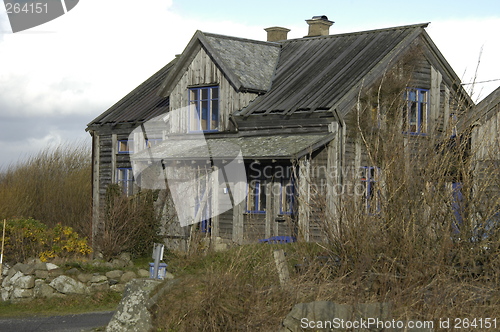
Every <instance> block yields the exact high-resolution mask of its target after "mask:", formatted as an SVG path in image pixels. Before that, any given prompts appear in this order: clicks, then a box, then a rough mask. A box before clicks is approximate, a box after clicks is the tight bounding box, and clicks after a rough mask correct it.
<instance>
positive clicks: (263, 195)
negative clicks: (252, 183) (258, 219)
mask: <svg viewBox="0 0 500 332" xmlns="http://www.w3.org/2000/svg"><path fill="white" fill-rule="evenodd" d="M259 198H260V199H259V201H260V204H259V211H265V210H266V199H267V195H266V184H265V183H262V182H260V187H259Z"/></svg>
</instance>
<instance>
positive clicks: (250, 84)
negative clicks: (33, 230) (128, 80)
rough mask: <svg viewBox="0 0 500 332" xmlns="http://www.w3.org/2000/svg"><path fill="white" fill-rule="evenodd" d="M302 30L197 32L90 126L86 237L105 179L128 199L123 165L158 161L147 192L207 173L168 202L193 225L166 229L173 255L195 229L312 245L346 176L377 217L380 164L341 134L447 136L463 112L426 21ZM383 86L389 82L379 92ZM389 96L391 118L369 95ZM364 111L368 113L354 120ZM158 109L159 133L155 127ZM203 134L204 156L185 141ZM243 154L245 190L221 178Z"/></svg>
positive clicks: (136, 183)
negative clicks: (252, 35) (381, 130)
mask: <svg viewBox="0 0 500 332" xmlns="http://www.w3.org/2000/svg"><path fill="white" fill-rule="evenodd" d="M307 23H308V24H309V33H308V35H307V36H305V37H304V38H298V39H290V40H287V37H286V35H287V32H288V31H289V30H288V29H285V28H280V27H273V28H268V29H266V31H267V33H268V40H267V41H258V40H249V39H243V38H237V37H229V36H225V35H217V34H211V33H205V32H201V31H197V32H196V33H195V34H194V36H193V37H192V39H191V41H190V42H189V43H188V45H187V47H186V48H185V50H184V51H183V52H182V54H180V55H179V56H177V58H176V59H174V60H173V61H172V62H170V63H169V64H167V65H166V66H165V67H163V68H162V69H160V70H159V71H158V72H157V73H156V74H154V75H153V76H152V77H151V78H149V79H148V80H146V81H145V82H144V83H142V84H141V85H139V86H138V87H137V88H136V89H134V90H133V91H132V92H130V93H129V94H128V95H127V96H125V97H124V98H123V99H122V100H120V101H119V102H117V103H116V104H115V105H113V106H112V107H111V108H110V109H108V110H107V111H106V112H104V113H103V114H102V115H100V116H99V117H97V118H96V119H94V120H93V121H92V122H91V123H89V124H88V127H87V130H88V131H89V132H90V134H91V135H92V138H93V156H92V158H93V179H92V181H93V235H94V236H98V233H99V225H100V223H101V222H102V218H103V212H102V211H103V205H104V203H103V200H104V196H105V193H106V188H107V187H108V186H109V184H111V183H119V184H120V185H121V186H122V188H123V191H124V193H125V194H127V195H134V194H135V193H137V192H138V191H140V190H142V189H141V183H140V182H141V179H139V177H137V176H136V177H135V178H134V176H133V174H134V172H133V164H134V163H135V162H137V163H141V162H142V163H143V164H145V165H146V166H147V164H148V163H149V164H154V163H155V162H156V163H157V166H158V165H159V167H157V168H156V171H153V172H152V173H155V172H156V175H155V176H153V177H152V178H153V179H157V180H155V181H157V182H158V187H157V189H162V188H163V189H166V187H163V186H162V185H161V182H162V181H161V179H160V178H159V177H157V175H158V174H160V173H161V174H173V173H175V172H181V173H182V174H191V173H193V174H205V175H206V174H209V173H211V174H213V175H214V176H212V177H211V178H210V180H207V181H206V182H205V184H198V186H199V187H200V188H201V187H203V188H201V189H200V191H199V192H198V193H197V194H195V195H194V197H192V195H191V196H189V198H187V197H186V200H185V201H184V206H182V207H179V206H177V211H178V212H179V211H180V210H182V213H183V214H187V215H191V219H190V222H189V225H188V226H184V227H182V226H181V224H180V223H178V222H177V223H175V222H174V223H171V224H170V225H166V226H165V228H164V235H165V239H166V240H165V241H166V243H167V244H169V245H170V246H174V245H175V246H177V247H181V248H182V247H185V242H186V241H187V239H188V238H189V236H190V234H192V233H193V231H197V232H198V231H199V232H204V234H205V235H206V236H207V237H208V238H211V239H219V240H222V241H232V242H235V243H247V242H255V241H258V240H262V239H269V238H272V237H276V236H287V237H288V239H289V238H292V237H293V238H297V239H300V240H305V241H322V240H324V239H325V232H324V228H323V226H324V224H325V222H326V223H332V224H334V223H336V218H339V216H338V211H340V209H339V206H340V205H341V204H342V200H341V197H342V195H343V194H345V193H343V192H342V191H339V190H336V188H337V189H338V188H343V186H345V185H346V183H347V182H348V181H351V180H352V181H355V182H357V183H358V184H359V185H360V186H361V188H362V191H363V193H362V195H360V196H361V197H362V198H361V200H363V202H362V203H361V205H360V207H359V208H360V209H365V210H366V211H367V212H370V211H371V210H373V209H376V208H377V204H378V203H377V202H376V200H377V198H376V195H374V194H373V193H374V191H375V189H374V188H375V186H376V183H377V181H379V179H378V178H377V177H378V173H379V171H378V167H379V166H380V165H375V164H374V162H373V160H371V161H370V159H369V156H368V155H367V153H366V151H364V149H363V144H361V141H360V139H359V136H356V135H352V134H351V133H352V132H354V131H356V130H357V128H358V127H359V125H360V123H361V122H363V123H368V126H369V127H373V128H377V127H380V126H382V127H383V126H392V127H394V128H398V130H399V132H400V135H401V140H402V141H412V140H418V137H422V136H432V135H446V134H447V133H449V132H450V131H451V127H452V125H451V120H450V119H452V118H453V115H454V114H458V113H459V112H461V111H462V110H463V109H466V108H467V107H469V106H470V105H471V104H472V102H471V101H470V99H469V97H468V96H467V94H466V93H465V92H464V90H463V89H462V87H461V85H460V80H459V78H458V77H457V75H456V74H455V73H454V71H453V70H452V68H451V67H450V65H449V64H448V63H447V61H446V60H445V58H444V57H443V55H442V54H441V53H440V52H439V50H438V49H437V47H436V45H435V44H434V43H433V42H432V40H431V39H430V37H429V35H428V34H427V33H426V31H425V28H426V27H427V24H417V25H408V26H400V27H393V28H387V29H380V30H371V31H361V32H354V33H345V34H333V35H331V34H330V33H329V28H330V26H331V25H332V24H333V22H331V21H329V20H328V19H327V18H326V17H325V16H317V17H313V18H312V19H310V20H307ZM389 79H390V80H392V81H397V84H396V85H394V84H393V85H392V86H390V89H389V88H388V89H385V88H384V89H382V88H381V87H382V86H384V87H385V86H386V85H385V82H386V81H389ZM386 90H387V91H389V90H390V93H392V94H393V95H396V96H397V98H398V99H400V100H401V105H403V106H402V107H401V112H400V115H398V116H396V117H387V116H385V114H384V107H385V106H384V105H383V103H380V101H379V100H377V96H378V97H380V92H381V91H386ZM387 93H389V92H387ZM361 103H364V104H368V105H371V106H370V107H368V109H369V111H370V112H368V113H364V114H363V115H360V113H359V107H360V106H359V105H360V104H361ZM356 110H358V112H357V111H356ZM174 111H175V112H176V113H175V115H174ZM168 114H171V117H170V118H169V123H168V128H166V127H162V126H161V121H159V122H158V121H157V120H158V119H165V116H166V115H168ZM360 116H362V117H363V119H362V120H363V121H360ZM155 121H156V122H155ZM145 125H146V126H149V127H148V128H149V129H148V130H147V134H145V131H144V130H142V129H144V127H145ZM137 128H139V131H137ZM141 128H142V129H141ZM134 130H135V131H134ZM200 133H201V134H202V137H203V139H204V142H205V143H204V144H205V147H206V149H202V150H197V148H198V146H197V145H196V144H195V145H192V144H191V145H187V146H186V145H185V141H186V140H188V141H189V139H190V138H191V137H195V136H196V135H198V136H197V137H200V136H199V135H200ZM356 137H357V138H356ZM235 147H236V149H235ZM206 151H208V152H209V155H208V156H207V155H206ZM131 152H134V158H132V159H133V160H132V162H131ZM239 152H241V156H242V158H241V159H238V160H237V163H238V164H239V165H240V166H241V167H242V168H240V169H243V170H244V171H245V172H244V174H246V175H244V176H245V179H246V181H245V182H244V183H243V182H242V181H240V180H234V181H233V180H231V179H230V178H228V177H226V176H222V174H223V173H220V172H218V170H221V169H223V168H224V167H226V166H227V165H229V164H231V162H232V161H234V160H236V159H237V158H236V156H237V155H239ZM348 168H352V169H357V170H360V172H361V173H360V174H362V175H360V176H358V175H351V179H348V176H347V175H346V174H345V173H344V172H343V171H341V170H345V169H348ZM162 172H165V173H162ZM356 174H357V173H356ZM233 175H234V174H233ZM146 177H147V176H144V178H146ZM207 179H208V178H207ZM144 182H147V181H146V180H144ZM149 182H150V181H149ZM167 186H168V185H167ZM148 187H149V188H153V189H154V185H153V186H151V184H149V185H148ZM207 193H208V194H207ZM197 195H198V196H197ZM228 197H229V198H231V199H228ZM242 197H243V199H241V198H242ZM222 201H224V203H222ZM313 201H314V202H313ZM177 205H178V204H177ZM205 216H208V217H205ZM183 218H184V217H183Z"/></svg>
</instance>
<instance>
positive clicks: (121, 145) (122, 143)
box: [118, 139, 134, 154]
mask: <svg viewBox="0 0 500 332" xmlns="http://www.w3.org/2000/svg"><path fill="white" fill-rule="evenodd" d="M133 147H134V141H132V140H128V139H120V140H118V153H128V154H130V153H133V152H134V148H133Z"/></svg>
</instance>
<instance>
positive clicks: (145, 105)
mask: <svg viewBox="0 0 500 332" xmlns="http://www.w3.org/2000/svg"><path fill="white" fill-rule="evenodd" d="M174 63H175V60H174V61H172V62H170V63H169V64H167V65H166V66H165V67H163V68H162V69H160V70H159V71H158V72H156V73H155V74H154V75H153V76H151V77H150V78H148V79H147V80H146V81H144V83H142V84H141V85H139V86H138V87H137V88H135V89H134V90H132V91H131V92H130V93H129V94H127V95H126V96H125V97H123V98H122V99H121V100H120V101H118V102H117V103H116V104H114V105H113V106H111V107H110V108H109V109H108V110H107V111H105V112H104V113H102V114H101V115H99V116H98V117H97V118H95V119H94V120H92V121H91V122H90V123H89V124H88V125H87V126H88V127H96V126H97V127H98V126H100V125H104V124H111V125H115V124H118V123H124V122H129V123H136V122H143V121H147V120H149V119H152V118H154V117H156V116H158V115H160V114H163V113H165V112H168V110H169V98H168V97H167V98H164V97H160V96H158V88H159V87H160V85H161V83H162V82H163V81H164V79H165V77H166V76H167V75H168V73H169V72H170V70H171V69H172V67H173V65H174ZM88 129H91V128H87V130H88Z"/></svg>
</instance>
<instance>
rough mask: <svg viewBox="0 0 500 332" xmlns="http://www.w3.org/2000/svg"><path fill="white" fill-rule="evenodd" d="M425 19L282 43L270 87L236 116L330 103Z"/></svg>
mask: <svg viewBox="0 0 500 332" xmlns="http://www.w3.org/2000/svg"><path fill="white" fill-rule="evenodd" d="M426 26H427V24H418V25H410V26H402V27H395V28H389V29H381V30H371V31H364V32H356V33H346V34H340V35H329V36H322V37H313V38H300V39H292V40H287V41H284V42H283V48H282V50H281V54H280V59H279V62H278V65H277V68H276V75H275V77H274V79H273V83H272V87H271V89H270V90H269V91H268V92H267V93H266V94H264V95H262V96H260V97H258V98H257V99H256V100H255V101H254V102H252V103H251V104H250V105H249V106H248V107H247V108H245V109H243V110H241V111H240V112H238V113H237V115H243V116H248V115H252V114H266V113H271V112H277V111H280V112H281V113H282V114H291V113H293V112H295V111H297V110H327V109H330V108H332V107H333V106H334V105H336V103H338V102H339V101H340V100H341V99H342V98H344V97H345V96H346V94H347V93H348V92H350V91H351V90H352V89H353V88H354V87H356V86H357V85H359V84H360V82H361V81H362V80H363V78H364V77H366V75H368V74H369V73H370V72H371V71H372V70H374V69H375V68H376V66H377V65H379V64H380V63H381V61H382V59H384V58H386V57H388V56H389V55H390V54H391V53H392V52H394V49H395V48H397V47H403V43H402V42H403V41H405V39H407V40H413V39H414V38H415V37H416V36H417V35H419V34H420V33H421V32H422V30H423V28H425V27H426Z"/></svg>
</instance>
